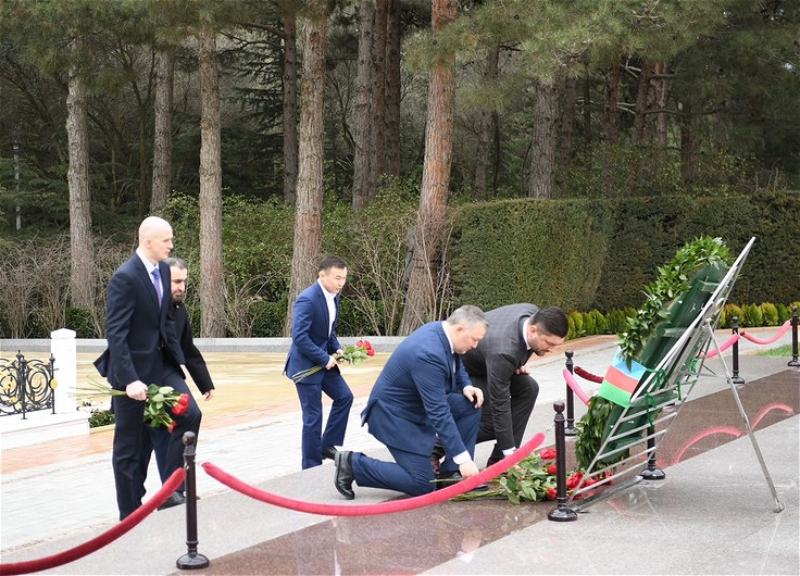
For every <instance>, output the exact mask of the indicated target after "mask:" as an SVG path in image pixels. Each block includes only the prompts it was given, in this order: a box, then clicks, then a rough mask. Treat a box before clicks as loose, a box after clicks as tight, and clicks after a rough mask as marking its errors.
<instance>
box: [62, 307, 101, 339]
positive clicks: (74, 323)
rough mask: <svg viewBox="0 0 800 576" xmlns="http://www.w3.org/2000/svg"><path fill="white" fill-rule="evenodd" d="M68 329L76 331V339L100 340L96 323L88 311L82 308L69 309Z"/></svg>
mask: <svg viewBox="0 0 800 576" xmlns="http://www.w3.org/2000/svg"><path fill="white" fill-rule="evenodd" d="M66 328H69V329H70V330H75V337H76V338H98V337H99V335H98V334H97V331H96V330H95V327H94V321H93V320H92V317H91V315H90V314H89V313H88V312H87V311H86V310H81V309H80V308H71V307H70V308H67V325H66Z"/></svg>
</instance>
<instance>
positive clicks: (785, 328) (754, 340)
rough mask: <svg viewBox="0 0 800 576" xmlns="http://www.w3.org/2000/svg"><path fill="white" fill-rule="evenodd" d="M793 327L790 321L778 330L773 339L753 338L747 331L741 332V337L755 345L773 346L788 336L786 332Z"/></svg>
mask: <svg viewBox="0 0 800 576" xmlns="http://www.w3.org/2000/svg"><path fill="white" fill-rule="evenodd" d="M791 325H792V323H791V322H790V321H789V320H787V321H786V322H784V323H783V326H781V329H780V330H778V333H777V334H775V336H773V337H772V338H767V339H764V338H757V337H756V336H751V335H750V334H748V333H747V331H746V330H742V331H741V335H742V338H747V339H748V340H750V342H752V343H753V344H772V343H773V342H775V341H776V340H778V339H779V338H780V337H781V336H783V335H784V334H786V332H787V331H788V330H789V328H790V327H791Z"/></svg>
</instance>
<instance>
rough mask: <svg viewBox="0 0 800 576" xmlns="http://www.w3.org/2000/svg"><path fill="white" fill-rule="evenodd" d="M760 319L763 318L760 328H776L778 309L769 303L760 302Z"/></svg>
mask: <svg viewBox="0 0 800 576" xmlns="http://www.w3.org/2000/svg"><path fill="white" fill-rule="evenodd" d="M761 317H762V318H763V321H762V324H761V325H762V326H777V325H778V308H777V307H776V306H775V304H773V303H771V302H762V304H761Z"/></svg>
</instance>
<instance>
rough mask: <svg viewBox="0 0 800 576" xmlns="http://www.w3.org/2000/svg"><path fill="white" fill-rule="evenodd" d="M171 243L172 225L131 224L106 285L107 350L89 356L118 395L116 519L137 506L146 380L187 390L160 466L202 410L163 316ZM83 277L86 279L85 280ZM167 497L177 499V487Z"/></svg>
mask: <svg viewBox="0 0 800 576" xmlns="http://www.w3.org/2000/svg"><path fill="white" fill-rule="evenodd" d="M171 250H172V226H170V225H169V223H168V222H166V221H165V220H163V219H161V218H157V217H155V216H150V217H148V218H145V220H144V221H143V222H142V224H141V225H140V226H139V246H138V248H137V249H136V254H134V255H133V257H131V259H130V260H128V261H127V262H125V263H124V264H122V265H121V266H120V267H119V268H117V270H116V271H115V272H114V275H113V276H112V277H111V280H110V282H109V284H108V299H107V303H106V339H107V340H108V349H107V350H106V351H105V352H104V353H103V355H102V356H101V357H100V358H98V360H97V361H96V362H95V365H96V366H97V369H98V370H99V372H100V374H101V375H103V376H105V377H107V378H108V381H109V383H110V384H111V386H112V387H113V388H114V389H116V390H123V391H125V394H126V395H125V396H114V397H113V398H112V406H113V409H114V415H115V427H114V447H113V455H112V465H113V468H114V482H115V485H116V490H117V506H118V507H119V516H120V520H122V519H123V518H125V517H126V516H128V515H129V514H131V513H132V512H133V511H134V510H136V508H138V507H139V506H141V486H142V483H143V482H144V479H143V478H142V477H141V474H142V472H141V468H140V462H139V460H140V458H141V455H142V442H143V441H144V438H145V435H146V434H148V431H147V430H146V429H145V426H146V424H144V408H145V400H146V399H147V387H148V385H149V384H158V385H159V386H172V388H174V389H175V391H176V392H180V393H186V394H188V395H189V408H188V410H187V411H186V413H184V414H183V415H180V416H173V420H174V421H175V422H176V425H175V428H174V430H173V433H172V436H171V438H170V442H169V446H168V449H167V457H166V473H167V474H168V475H170V474H172V473H173V472H174V471H175V470H177V469H178V468H180V467H182V466H183V450H184V446H183V441H182V438H183V434H184V432H188V431H192V432H194V433H195V434H197V432H198V430H199V428H200V419H201V417H202V414H201V412H200V408H198V406H197V403H196V402H195V401H194V399H193V398H192V395H191V393H190V392H189V388H188V387H187V386H186V382H185V381H184V377H183V374H184V369H183V364H184V355H183V351H182V350H181V347H180V344H179V343H178V339H177V336H176V332H175V329H174V326H173V325H172V320H171V318H170V317H169V314H168V312H169V308H170V302H171V299H172V296H171V291H170V270H169V266H167V265H166V264H165V263H164V262H163V260H164V259H165V258H167V256H169V253H170V251H171ZM87 281H88V279H87ZM170 500H174V501H176V502H175V503H181V502H180V501H181V500H182V501H185V497H184V496H183V492H182V491H181V490H178V491H176V492H175V494H173V495H171V496H170Z"/></svg>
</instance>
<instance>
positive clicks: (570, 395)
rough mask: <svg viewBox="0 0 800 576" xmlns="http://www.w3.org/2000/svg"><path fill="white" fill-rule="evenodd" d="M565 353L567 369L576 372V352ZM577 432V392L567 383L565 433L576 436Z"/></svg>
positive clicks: (568, 351)
mask: <svg viewBox="0 0 800 576" xmlns="http://www.w3.org/2000/svg"><path fill="white" fill-rule="evenodd" d="M564 355H565V356H566V357H567V361H566V366H567V370H569V371H570V373H571V374H575V362H573V361H572V357H573V356H574V355H575V352H573V351H572V350H567V351H566V352H564ZM577 433H578V429H577V428H575V393H574V392H573V391H572V388H570V387H569V384H567V427H566V428H564V434H566V435H567V436H575V435H576V434H577Z"/></svg>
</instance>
